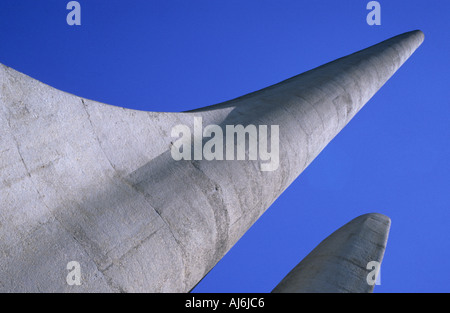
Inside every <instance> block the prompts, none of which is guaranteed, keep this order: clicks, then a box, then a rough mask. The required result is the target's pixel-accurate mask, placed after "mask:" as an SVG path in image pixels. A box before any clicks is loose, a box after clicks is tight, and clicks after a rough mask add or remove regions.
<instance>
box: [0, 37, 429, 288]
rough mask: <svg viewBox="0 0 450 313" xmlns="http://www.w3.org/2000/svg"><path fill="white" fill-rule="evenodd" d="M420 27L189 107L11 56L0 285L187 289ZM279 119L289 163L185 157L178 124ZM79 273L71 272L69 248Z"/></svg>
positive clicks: (381, 78)
mask: <svg viewBox="0 0 450 313" xmlns="http://www.w3.org/2000/svg"><path fill="white" fill-rule="evenodd" d="M422 41H423V34H422V32H420V31H415V32H409V33H405V34H402V35H400V36H397V37H394V38H392V39H389V40H387V41H385V42H382V43H380V44H378V45H375V46H373V47H370V48H368V49H365V50H362V51H360V52H358V53H355V54H352V55H350V56H347V57H344V58H341V59H338V60H336V61H334V62H331V63H328V64H326V65H323V66H321V67H318V68H317V69H314V70H312V71H309V72H306V73H304V74H302V75H299V76H296V77H293V78H291V79H288V80H286V81H284V82H281V83H279V84H277V85H274V86H271V87H268V88H265V89H263V90H261V91H259V92H255V93H252V94H249V95H246V96H243V97H240V98H238V99H234V100H231V101H228V102H225V103H222V104H218V105H215V106H211V107H207V108H203V109H199V110H195V111H192V112H185V113H155V112H142V111H134V110H127V109H123V108H119V107H114V106H109V105H106V104H102V103H98V102H95V101H92V100H87V99H83V98H80V97H77V96H74V95H71V94H68V93H65V92H62V91H59V90H56V89H54V88H52V87H50V86H47V85H45V84H43V83H41V82H38V81H36V80H34V79H32V78H30V77H28V76H26V75H24V74H21V73H19V72H17V71H15V70H13V69H11V68H8V67H6V66H3V65H0V134H1V136H0V223H1V224H0V239H1V240H0V291H46V292H51V291H58V292H88V291H112V292H117V291H125V292H139V291H143V292H186V291H189V290H190V289H191V288H192V287H193V286H195V284H196V283H197V282H198V281H199V280H200V279H201V278H202V277H203V276H204V275H205V274H206V273H207V272H208V271H209V270H210V269H211V268H212V267H213V266H214V265H215V264H216V263H217V262H218V261H219V260H220V259H221V258H222V257H223V255H224V254H225V253H226V252H227V251H228V250H229V249H230V248H231V247H232V246H233V245H234V244H235V243H236V242H237V240H238V239H239V238H240V237H241V236H242V235H243V234H244V233H245V232H246V230H247V229H248V228H249V227H250V226H251V225H252V224H253V223H254V222H255V221H256V220H257V219H258V217H259V216H260V215H261V214H262V213H263V212H264V211H265V210H266V209H267V208H268V207H269V206H270V205H271V204H272V203H273V201H274V200H275V199H276V198H277V197H278V196H279V195H280V194H281V193H282V192H283V191H284V190H285V189H286V188H287V187H288V186H289V184H290V183H291V182H292V181H293V180H294V179H295V178H296V177H297V176H298V175H299V174H300V173H301V172H302V171H303V170H304V169H305V168H306V167H307V166H308V164H309V163H310V162H311V161H312V160H313V159H314V158H315V157H316V156H317V155H318V154H319V153H320V151H322V149H323V148H324V147H325V146H326V144H327V143H328V142H329V141H330V140H332V139H333V137H334V136H335V135H336V134H337V133H338V132H339V131H340V130H341V129H342V128H343V127H344V126H345V125H346V124H347V123H348V122H349V121H350V120H351V118H352V117H353V116H354V115H355V114H356V113H357V112H358V111H359V110H360V109H361V107H362V106H363V105H364V104H365V103H366V102H367V101H368V100H369V99H370V98H371V97H372V96H373V95H374V94H375V93H376V92H377V91H378V89H379V88H380V87H381V86H382V85H383V84H384V83H385V82H386V81H387V80H388V79H389V78H390V77H391V76H392V75H393V74H394V73H395V71H396V70H397V69H398V68H399V67H400V66H401V65H402V64H403V63H404V62H405V61H406V60H407V59H408V58H409V56H410V55H411V54H412V53H413V52H414V50H415V49H416V48H417V47H418V46H419V45H420V44H421V43H422ZM194 116H201V117H203V123H204V125H208V124H211V123H214V124H218V125H227V124H243V125H247V124H254V125H280V166H279V168H278V169H277V170H276V171H273V172H262V171H260V164H259V163H260V162H259V161H206V160H201V161H174V160H173V159H172V157H171V154H170V147H171V143H172V142H173V140H174V139H173V138H171V136H170V131H171V129H172V127H173V126H175V125H177V124H180V123H182V124H186V125H192V123H193V117H194ZM73 260H75V261H78V262H79V263H80V264H81V267H82V275H83V277H82V285H81V286H68V285H67V283H66V280H65V278H66V275H67V273H68V271H67V269H66V268H65V266H66V264H67V263H68V262H69V261H73Z"/></svg>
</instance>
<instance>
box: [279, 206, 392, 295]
mask: <svg viewBox="0 0 450 313" xmlns="http://www.w3.org/2000/svg"><path fill="white" fill-rule="evenodd" d="M390 226H391V220H390V219H389V217H387V216H385V215H382V214H377V213H371V214H365V215H362V216H359V217H357V218H355V219H353V220H352V221H350V222H348V223H347V224H345V225H344V226H342V227H341V228H339V229H338V230H336V231H335V232H334V233H332V234H331V235H330V236H328V237H327V238H326V239H325V240H323V241H322V242H321V243H320V244H319V245H318V246H317V247H316V248H315V249H314V250H313V251H312V252H311V253H310V254H308V255H307V256H306V257H305V258H304V259H303V260H302V261H301V262H300V263H299V264H298V265H297V266H296V267H294V268H293V269H292V270H291V271H290V272H289V274H288V275H287V276H286V277H285V278H283V280H282V281H281V282H280V283H279V284H278V285H277V286H276V287H275V289H274V290H273V291H272V292H274V293H280V292H282V293H318V292H324V293H338V292H352V293H362V292H364V293H366V292H372V291H373V288H374V286H375V278H374V277H373V274H374V272H373V269H374V268H377V267H378V269H379V266H380V265H381V262H382V260H383V256H384V251H385V249H386V243H387V238H388V234H389V228H390ZM373 262H376V263H373ZM375 264H377V267H375V266H372V265H375ZM368 265H369V266H368Z"/></svg>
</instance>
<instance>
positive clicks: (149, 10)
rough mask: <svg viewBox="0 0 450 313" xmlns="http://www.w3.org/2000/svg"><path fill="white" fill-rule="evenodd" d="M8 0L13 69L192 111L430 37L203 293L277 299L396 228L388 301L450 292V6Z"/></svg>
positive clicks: (92, 95) (65, 85) (5, 43)
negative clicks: (399, 42) (379, 224)
mask: <svg viewBox="0 0 450 313" xmlns="http://www.w3.org/2000/svg"><path fill="white" fill-rule="evenodd" d="M68 2H69V1H62V0H2V1H1V2H0V63H3V64H5V65H8V66H10V67H12V68H14V69H16V70H18V71H20V72H23V73H25V74H27V75H29V76H31V77H33V78H36V79H38V80H40V81H42V82H44V83H46V84H49V85H51V86H53V87H55V88H58V89H61V90H64V91H67V92H70V93H73V94H76V95H78V96H82V97H85V98H89V99H93V100H97V101H101V102H105V103H108V104H112V105H117V106H123V107H127V108H133V109H140V110H148V111H184V110H189V109H194V108H198V107H202V106H206V105H211V104H215V103H218V102H221V101H225V100H229V99H232V98H235V97H237V96H241V95H243V94H246V93H249V92H252V91H255V90H258V89H261V88H263V87H266V86H269V85H272V84H274V83H277V82H279V81H281V80H284V79H286V78H289V77H291V76H294V75H297V74H299V73H302V72H304V71H306V70H309V69H312V68H314V67H317V66H319V65H321V64H323V63H326V62H329V61H332V60H334V59H336V58H339V57H342V56H345V55H347V54H350V53H353V52H355V51H358V50H360V49H363V48H366V47H368V46H370V45H373V44H376V43H378V42H380V41H382V40H385V39H387V38H389V37H392V36H395V35H397V34H400V33H403V32H406V31H410V30H415V29H420V30H422V31H423V32H424V33H425V42H424V43H423V45H422V46H421V47H420V48H419V49H418V50H417V51H416V53H415V54H414V55H413V56H412V57H411V58H410V59H409V61H407V62H406V63H405V64H404V66H403V67H402V68H401V69H400V70H399V71H398V72H397V73H396V74H395V75H394V76H393V77H392V79H391V80H390V81H388V83H387V84H386V85H385V86H384V87H383V88H382V89H381V90H380V91H379V93H377V94H376V95H375V96H374V98H373V99H372V100H371V101H370V102H369V103H368V104H367V105H366V106H365V107H364V108H363V109H362V110H361V111H360V112H359V113H358V114H357V116H356V117H355V118H354V119H353V120H352V121H351V122H350V123H349V125H347V126H346V127H345V129H344V130H343V131H342V132H341V133H340V134H339V135H338V136H337V137H336V138H335V139H334V140H333V141H332V142H331V143H330V144H329V145H328V146H327V148H326V149H325V150H324V151H323V152H322V153H321V154H320V155H319V157H318V158H317V159H316V160H315V161H314V162H313V163H312V164H311V165H310V166H309V167H308V168H307V169H306V170H305V171H304V172H303V174H302V175H300V177H299V178H298V179H297V180H296V181H295V182H294V183H293V184H292V185H291V186H290V187H289V188H288V190H286V192H285V193H284V194H283V195H282V196H281V197H280V198H279V199H277V201H276V202H275V203H274V204H273V205H272V206H271V207H270V208H269V209H268V210H267V211H266V213H265V214H264V215H263V216H262V217H261V218H260V220H258V222H257V223H255V225H254V226H253V227H252V228H251V229H250V230H249V231H248V232H247V233H246V235H245V236H244V237H243V238H242V239H241V240H240V241H239V242H238V243H237V244H236V245H235V246H234V247H233V248H232V249H231V250H230V252H229V253H228V254H227V255H226V256H225V257H224V258H223V259H222V261H221V262H219V264H218V265H217V266H216V267H215V268H214V269H213V270H212V271H211V272H210V273H209V274H208V275H207V276H206V277H205V279H204V280H203V281H202V282H201V283H200V284H199V285H198V286H197V287H196V289H195V290H194V291H196V292H269V291H271V290H272V289H273V288H274V287H275V285H276V284H277V283H278V282H279V281H280V280H281V279H282V278H283V277H284V276H285V275H286V274H287V273H288V272H289V270H290V269H291V268H292V267H294V266H295V265H296V264H297V263H298V262H299V261H300V260H301V259H303V258H304V257H305V256H306V255H307V254H308V253H309V252H310V251H311V250H312V249H313V248H314V247H315V246H316V245H317V244H318V243H319V242H320V241H322V240H323V239H324V238H325V237H326V236H328V235H329V234H330V233H331V232H333V231H334V230H336V229H337V228H339V227H340V226H342V225H344V224H345V223H347V222H348V221H350V220H351V219H353V218H355V217H357V216H359V215H361V214H364V213H368V212H378V213H383V214H386V215H388V216H389V217H390V218H391V219H392V227H391V232H390V236H389V240H388V245H387V249H386V254H385V258H384V261H383V264H382V268H381V285H379V286H376V288H375V292H449V291H450V287H449V284H448V280H449V279H450V274H449V272H448V269H447V267H448V265H449V260H450V231H449V228H450V210H449V208H450V164H449V157H450V145H449V140H450V88H449V87H450V86H449V83H450V79H449V69H450V58H449V55H450V37H449V34H448V33H449V30H450V29H449V28H450V27H449V26H450V22H449V17H448V14H449V12H450V2H448V1H443V0H436V1H424V0H422V1H418V0H411V1H406V0H389V1H387V0H384V1H383V0H382V1H379V2H380V4H381V25H380V26H369V25H367V23H366V15H367V14H368V12H369V11H368V10H366V4H367V3H368V2H369V1H366V0H364V1H362V0H353V1H330V0H327V1H325V0H315V1H301V0H295V1H284V0H281V1H279V0H277V1H275V0H271V1H265V0H258V1H247V0H239V1H237V0H227V1H218V0H215V1H211V0H201V1H200V0H191V1H186V0H184V1H172V0H164V1H153V0H152V1H149V0H145V1H144V0H133V1H125V0H120V1H119V0H89V1H87V0H84V1H83V0H80V1H79V2H80V4H81V26H69V25H67V23H66V15H67V14H68V12H69V11H68V10H66V4H67V3H68Z"/></svg>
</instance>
